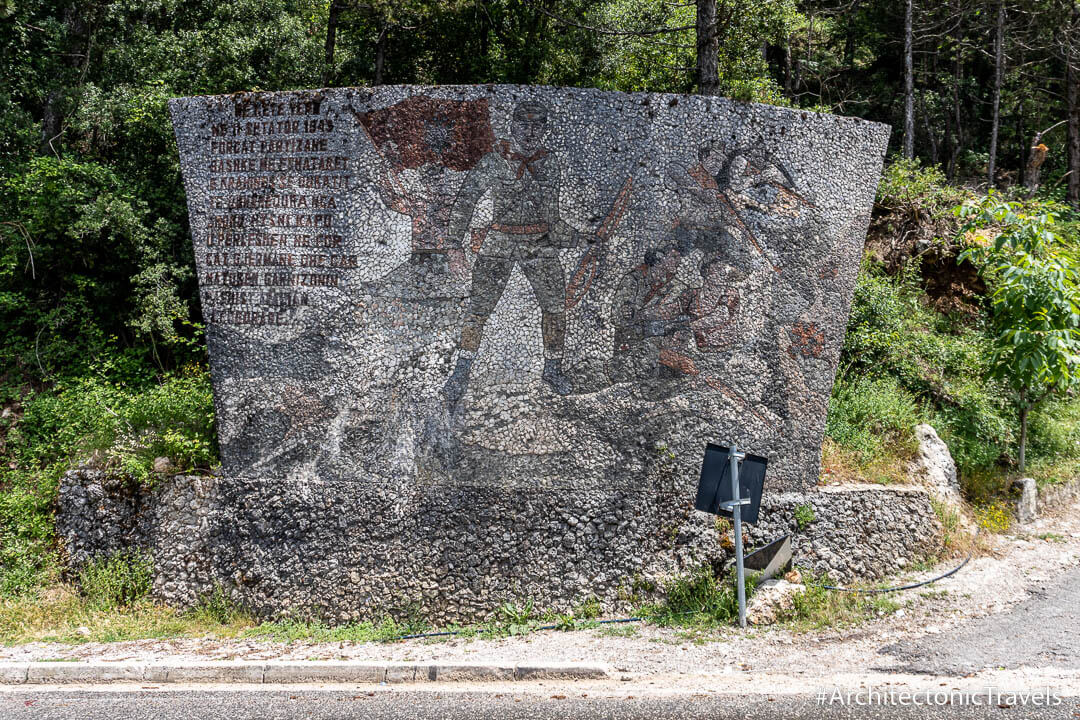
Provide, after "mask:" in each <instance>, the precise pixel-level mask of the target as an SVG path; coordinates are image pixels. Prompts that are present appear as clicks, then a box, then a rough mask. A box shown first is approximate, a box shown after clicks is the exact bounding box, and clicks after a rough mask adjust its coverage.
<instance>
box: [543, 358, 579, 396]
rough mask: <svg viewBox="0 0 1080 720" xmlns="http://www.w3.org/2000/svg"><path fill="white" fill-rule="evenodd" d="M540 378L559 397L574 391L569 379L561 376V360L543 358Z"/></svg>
mask: <svg viewBox="0 0 1080 720" xmlns="http://www.w3.org/2000/svg"><path fill="white" fill-rule="evenodd" d="M540 378H541V379H542V380H543V381H544V382H546V383H547V384H548V385H550V386H551V388H552V390H554V391H555V392H557V393H558V394H559V395H569V394H570V393H572V392H573V391H574V386H573V385H571V384H570V379H569V378H567V377H566V376H565V375H563V371H562V358H545V359H544V372H543V374H542V375H541V376H540Z"/></svg>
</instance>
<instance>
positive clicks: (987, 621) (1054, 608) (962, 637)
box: [881, 568, 1080, 675]
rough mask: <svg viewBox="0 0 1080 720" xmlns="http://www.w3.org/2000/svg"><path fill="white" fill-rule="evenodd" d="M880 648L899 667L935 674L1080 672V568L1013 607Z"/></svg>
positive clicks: (913, 671) (914, 671)
mask: <svg viewBox="0 0 1080 720" xmlns="http://www.w3.org/2000/svg"><path fill="white" fill-rule="evenodd" d="M881 653H883V654H885V655H890V656H892V657H894V658H895V659H896V664H895V665H893V667H895V668H896V669H899V670H903V671H905V672H912V673H925V674H931V675H966V674H967V673H970V672H975V671H978V670H982V669H986V668H991V669H993V668H1003V669H1006V670H1011V669H1015V668H1020V667H1041V668H1075V669H1077V670H1078V671H1080V568H1074V569H1072V570H1069V571H1068V572H1066V573H1064V574H1063V575H1061V576H1060V577H1059V579H1058V580H1057V581H1055V582H1052V583H1048V584H1047V585H1045V586H1044V587H1043V588H1041V589H1039V590H1036V591H1035V592H1034V593H1033V595H1032V597H1030V598H1028V599H1027V600H1025V601H1024V602H1022V603H1019V604H1018V605H1016V606H1015V607H1014V608H1013V609H1012V610H1009V611H1006V612H1003V613H998V614H996V615H988V616H986V617H983V618H980V619H978V620H975V621H972V622H969V623H966V624H965V625H963V626H962V627H960V628H957V629H956V630H952V631H950V632H947V633H941V634H938V635H927V636H925V637H922V638H920V639H918V640H913V641H910V642H901V643H896V644H893V645H887V646H885V647H883V648H882V649H881ZM883 665H885V666H888V665H890V663H888V662H887V661H886V662H883Z"/></svg>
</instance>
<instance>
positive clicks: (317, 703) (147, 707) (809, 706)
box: [0, 690, 1080, 720]
mask: <svg viewBox="0 0 1080 720" xmlns="http://www.w3.org/2000/svg"><path fill="white" fill-rule="evenodd" d="M562 692H569V691H562ZM983 700H984V699H983ZM0 717H2V718H4V720H29V719H31V718H32V719H33V720H54V719H55V720H61V719H62V720H69V719H73V718H78V720H143V719H146V720H150V719H153V720H203V719H204V718H205V719H211V718H212V719H213V720H286V719H288V720H293V719H297V720H298V719H300V718H304V719H305V720H309V719H310V720H346V719H348V720H353V719H356V720H570V719H575V720H579V719H580V720H586V719H589V720H593V719H595V720H684V719H691V718H693V719H695V720H696V719H698V718H708V719H709V720H728V719H729V718H731V719H734V718H739V720H766V719H770V720H771V719H776V718H783V719H784V720H811V719H813V720H817V719H818V718H880V719H881V720H894V719H895V720H901V719H909V718H910V719H915V718H918V719H919V720H927V719H928V718H938V717H940V718H964V719H967V718H1008V719H1009V720H1020V719H1022V718H1023V719H1027V718H1031V719H1038V720H1043V719H1044V718H1046V719H1053V720H1076V718H1078V717H1080V698H1066V699H1062V700H1061V703H1060V704H1059V705H1057V706H1052V707H1032V706H1020V705H1014V706H1012V707H998V706H997V705H996V704H995V705H991V706H990V707H987V706H986V704H985V702H984V703H983V704H982V705H980V706H978V707H975V706H972V705H969V706H965V707H959V706H957V705H956V704H955V703H954V704H953V705H952V706H945V707H942V708H936V707H935V708H927V707H926V706H924V705H918V706H915V705H907V706H882V705H880V704H874V705H868V704H864V705H855V704H851V705H831V706H827V707H825V706H822V705H821V704H819V702H818V698H816V697H815V696H812V695H811V696H806V695H778V696H773V697H772V699H770V698H769V697H763V696H722V695H696V696H695V695H685V694H684V695H667V696H665V695H651V696H643V697H635V696H632V695H624V696H615V697H580V696H577V695H571V696H564V695H561V694H553V695H547V694H546V693H545V694H533V693H500V694H495V693H453V692H433V691H419V692H402V691H392V692H375V693H370V694H369V693H367V692H359V693H358V691H349V692H312V691H296V692H290V691H280V690H279V691H272V692H266V691H261V690H259V691H239V692H237V691H212V692H204V691H181V692H175V691H170V692H157V691H147V692H133V693H117V692H100V693H97V692H85V691H66V692H42V693H34V692H26V691H20V692H17V693H6V694H0Z"/></svg>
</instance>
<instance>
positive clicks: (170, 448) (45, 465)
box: [0, 363, 217, 594]
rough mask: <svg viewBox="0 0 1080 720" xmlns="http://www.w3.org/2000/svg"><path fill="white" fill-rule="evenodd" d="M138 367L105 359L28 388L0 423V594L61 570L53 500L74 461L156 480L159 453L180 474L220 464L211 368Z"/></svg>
mask: <svg viewBox="0 0 1080 720" xmlns="http://www.w3.org/2000/svg"><path fill="white" fill-rule="evenodd" d="M135 370H136V372H132V371H131V369H130V367H129V368H127V369H125V368H124V367H122V366H120V365H118V364H116V363H107V364H104V365H101V366H99V367H97V368H95V372H94V374H91V375H88V376H85V377H74V378H72V379H62V380H57V381H56V382H55V384H53V385H52V386H51V387H49V388H48V389H47V390H42V391H37V392H30V393H27V394H26V395H24V396H23V398H22V399H21V413H20V414H19V415H12V416H10V417H9V418H8V419H5V420H0V428H2V429H4V430H5V431H6V439H5V453H4V455H5V460H6V461H7V462H6V463H5V466H4V467H0V594H6V593H10V592H15V591H19V590H22V589H25V588H28V587H31V586H33V585H34V584H36V583H38V582H40V581H41V580H42V579H44V578H46V577H50V576H52V575H53V574H54V573H55V570H56V568H55V558H54V556H53V554H52V552H51V551H52V549H53V547H54V544H55V538H54V536H53V526H52V503H53V500H54V498H55V496H56V486H57V482H58V481H59V479H60V476H61V475H62V474H63V473H64V471H65V470H67V469H68V468H69V467H71V466H72V465H75V464H79V463H83V462H87V461H90V462H92V463H93V464H94V465H95V466H98V467H106V468H113V469H116V470H123V471H124V472H126V473H127V474H129V475H131V476H132V477H134V478H136V479H141V480H143V481H151V480H152V478H153V475H152V470H153V464H154V460H155V459H156V458H159V457H165V458H168V459H169V460H170V461H171V464H172V469H174V470H175V471H188V470H193V469H197V468H208V467H210V466H211V465H212V464H214V463H216V462H217V449H216V440H215V433H214V428H213V421H214V418H213V403H212V399H211V393H210V380H209V376H208V374H207V373H206V372H205V371H204V370H202V369H200V368H198V367H192V368H189V369H187V370H186V371H183V372H177V373H171V374H169V375H167V376H164V377H162V378H157V379H156V378H153V377H152V376H151V377H149V378H145V377H143V378H140V375H142V374H143V373H144V371H145V369H144V368H142V367H141V366H138V365H136V366H135Z"/></svg>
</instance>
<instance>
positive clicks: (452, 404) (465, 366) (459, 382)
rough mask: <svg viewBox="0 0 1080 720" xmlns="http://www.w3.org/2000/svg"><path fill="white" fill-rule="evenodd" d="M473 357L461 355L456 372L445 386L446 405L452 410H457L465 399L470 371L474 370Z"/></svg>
mask: <svg viewBox="0 0 1080 720" xmlns="http://www.w3.org/2000/svg"><path fill="white" fill-rule="evenodd" d="M472 362H473V359H472V356H471V355H459V356H458V360H457V365H456V366H455V367H454V372H453V373H452V374H451V375H450V379H449V380H447V381H446V384H445V385H443V394H444V395H445V396H446V404H447V405H448V406H449V408H450V409H451V410H454V409H455V408H457V406H458V405H459V404H460V403H461V399H462V398H463V397H465V387H466V386H467V385H468V384H469V370H470V369H471V368H472Z"/></svg>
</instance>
